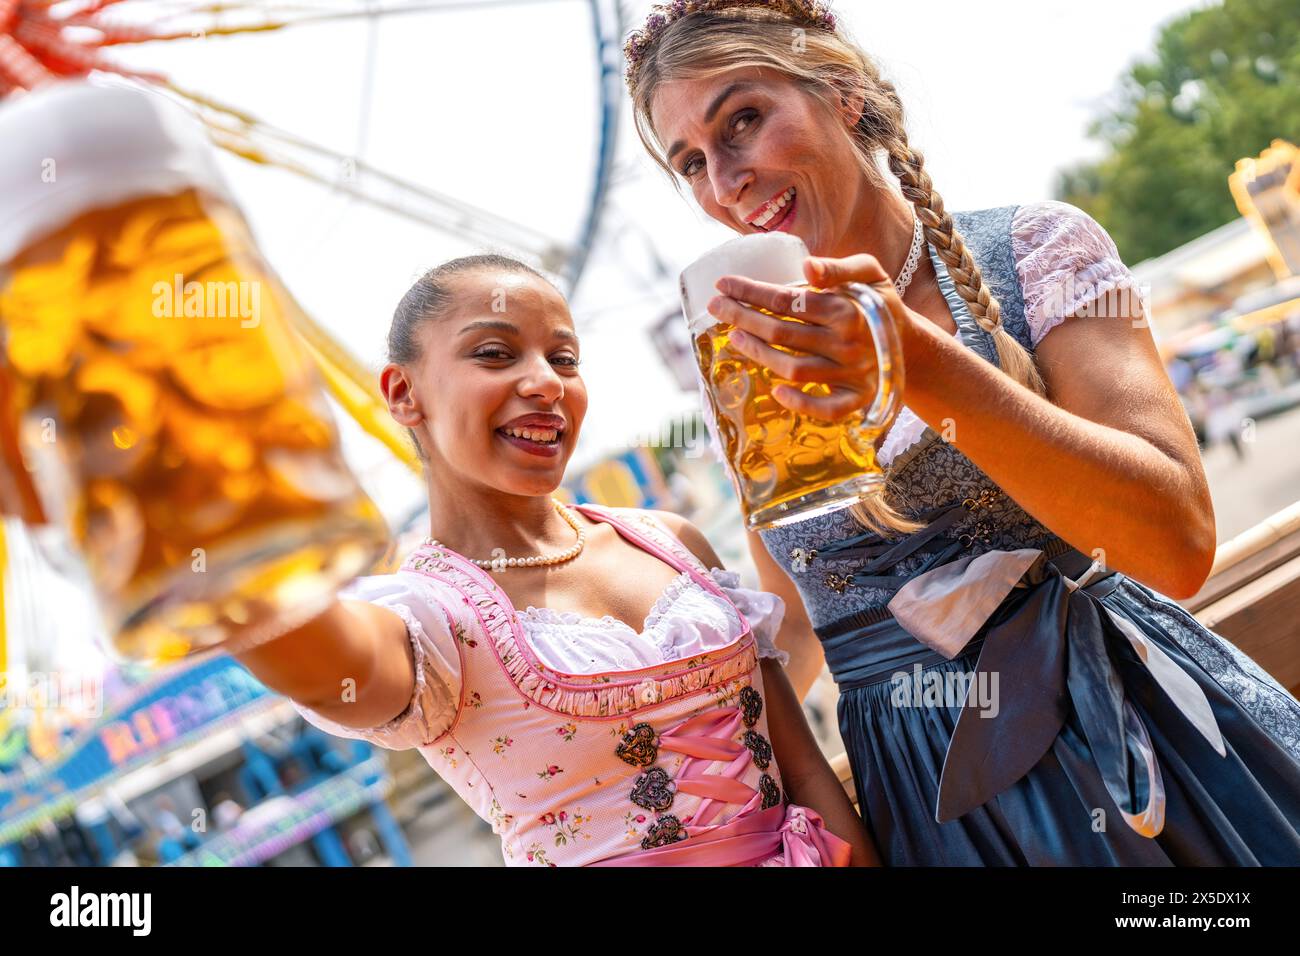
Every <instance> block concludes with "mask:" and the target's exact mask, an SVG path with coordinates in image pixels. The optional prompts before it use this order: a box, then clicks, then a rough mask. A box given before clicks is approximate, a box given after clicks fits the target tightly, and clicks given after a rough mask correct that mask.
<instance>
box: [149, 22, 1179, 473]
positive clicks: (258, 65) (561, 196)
mask: <svg viewBox="0 0 1300 956" xmlns="http://www.w3.org/2000/svg"><path fill="white" fill-rule="evenodd" d="M376 5H377V6H382V0H377V3H376ZM1195 5H1196V4H1192V3H1188V2H1187V0H1141V2H1134V0H1094V2H1093V3H1090V4H1088V5H1083V4H1078V3H1073V2H1071V3H1064V2H1041V3H1025V2H1023V0H986V2H983V3H978V4H975V3H970V2H956V0H942V2H928V3H926V2H912V3H906V4H902V3H897V4H886V3H880V2H877V0H839V2H837V3H834V4H833V9H834V10H835V11H836V12H837V13H838V14H839V16H840V18H841V20H842V21H843V22H845V23H847V24H848V26H849V27H850V29H851V30H852V32H853V33H854V35H855V36H856V37H857V39H858V40H859V41H860V42H861V43H862V44H863V45H864V46H865V47H866V48H867V50H868V52H869V53H870V54H872V55H873V56H875V57H876V58H877V59H878V60H879V61H880V63H881V64H882V66H883V68H884V72H885V74H886V75H887V76H888V77H890V78H891V79H892V80H893V81H894V82H895V83H896V84H897V85H898V86H899V89H900V91H901V93H902V96H903V101H904V106H905V109H906V114H907V122H908V130H909V134H910V137H911V141H912V143H913V144H914V145H915V146H916V147H917V148H919V149H921V150H922V151H923V152H924V154H925V156H926V158H927V162H928V168H929V170H930V172H931V175H932V177H933V179H934V182H935V184H936V186H937V187H938V189H939V190H940V192H941V193H942V195H943V196H944V199H945V201H946V203H947V205H948V208H949V209H970V208H979V207H983V206H990V205H1000V204H1004V203H1020V202H1032V201H1036V200H1040V199H1045V198H1050V191H1051V186H1052V181H1053V176H1054V173H1055V172H1056V171H1057V170H1058V169H1059V168H1061V167H1062V166H1065V165H1068V164H1070V163H1072V162H1075V161H1077V160H1079V159H1081V158H1084V157H1087V156H1090V155H1093V154H1094V153H1095V147H1094V146H1093V145H1092V144H1090V143H1089V142H1088V141H1087V140H1086V138H1085V129H1086V125H1087V123H1088V120H1089V119H1090V118H1091V117H1092V116H1093V115H1095V113H1096V112H1097V110H1098V109H1099V108H1100V106H1101V105H1102V104H1103V102H1104V100H1105V97H1106V96H1107V94H1108V93H1110V92H1111V91H1112V90H1113V89H1114V87H1115V84H1116V80H1117V79H1118V77H1119V76H1120V75H1121V73H1122V72H1123V70H1124V69H1125V67H1126V66H1127V65H1128V64H1130V63H1131V62H1132V61H1133V59H1134V58H1136V57H1139V56H1144V55H1148V53H1149V51H1150V49H1151V47H1152V43H1153V39H1154V37H1155V34H1156V30H1157V28H1158V26H1159V25H1160V24H1161V23H1163V22H1165V21H1166V20H1168V19H1169V18H1170V17H1172V16H1174V15H1176V14H1178V13H1180V12H1182V11H1185V10H1187V9H1190V8H1192V7H1193V6H1195ZM648 6H649V4H647V3H643V2H636V3H632V4H630V7H629V8H630V9H631V10H632V11H633V12H635V14H636V21H639V20H640V18H641V16H642V15H643V13H644V11H645V10H646V9H648ZM632 25H634V23H633V21H632V20H631V19H630V20H629V24H628V26H629V27H630V26H632ZM132 55H133V56H134V57H136V58H138V59H137V61H141V60H142V61H144V62H148V63H149V64H151V65H157V66H159V67H161V68H162V69H164V70H165V71H167V72H168V73H169V74H171V75H172V76H173V77H174V78H175V79H176V80H177V81H178V82H179V83H180V84H181V85H183V86H186V87H189V88H193V89H198V90H202V91H204V92H207V93H210V94H212V95H214V96H216V97H218V98H220V99H222V100H224V101H226V102H229V103H232V104H235V105H238V106H240V107H243V108H245V109H248V110H249V111H251V112H253V113H255V114H257V115H258V116H260V117H262V118H263V119H265V120H267V121H269V122H272V123H274V124H276V125H278V126H281V127H284V128H286V129H289V130H292V131H293V132H295V133H298V134H301V135H303V136H306V137H309V138H312V139H315V140H317V141H320V142H324V143H327V144H329V145H331V146H333V147H336V148H337V149H339V150H341V151H344V152H348V153H358V154H359V155H361V156H362V157H363V158H364V159H365V160H367V161H368V162H370V163H373V164H375V165H377V166H379V167H382V168H384V169H387V170H389V171H392V172H394V173H397V174H400V175H402V176H404V177H408V178H410V179H412V180H414V181H416V182H418V183H420V184H423V185H425V186H428V187H430V188H432V189H436V190H439V191H441V192H444V193H451V194H454V195H456V196H458V197H462V198H464V199H466V200H469V201H471V202H473V203H475V204H477V205H479V206H483V207H486V208H489V209H491V210H492V211H494V212H497V213H500V214H504V215H506V216H509V217H511V218H513V219H517V220H520V221H524V222H527V223H530V224H532V225H534V226H537V227H539V228H542V229H545V230H546V231H547V232H549V233H551V234H554V235H556V236H559V237H562V238H565V237H571V236H573V235H576V232H577V229H578V224H579V221H580V217H581V216H582V215H583V212H584V210H585V205H586V201H587V194H588V192H589V190H590V186H591V180H592V175H593V171H594V165H595V148H596V87H595V82H594V81H595V69H596V67H595V62H594V53H593V44H592V39H591V33H590V20H589V14H588V8H587V4H586V3H585V2H584V0H556V2H555V3H551V4H542V5H531V6H519V7H506V8H502V7H500V6H492V7H487V8H484V9H483V10H481V11H474V10H468V11H464V12H457V13H442V14H427V13H426V14H412V15H404V16H400V17H391V18H385V19H384V20H383V21H382V22H380V23H378V24H376V25H371V24H367V23H365V22H356V21H352V22H348V23H345V24H330V25H324V26H301V27H296V28H294V29H292V30H286V31H282V32H280V33H276V34H270V35H258V36H252V37H239V38H233V39H225V38H212V39H208V40H204V41H196V42H184V43H168V44H162V45H155V46H154V47H152V48H150V49H146V50H140V51H136V52H135V53H134V54H132ZM368 63H369V66H368V65H367V64H368ZM618 155H619V175H618V181H617V185H616V186H615V188H614V189H613V190H612V192H611V195H610V200H609V213H608V216H607V222H608V223H609V225H610V226H611V227H618V230H619V235H617V236H614V235H606V236H605V237H604V242H603V243H602V244H601V245H600V246H599V247H598V249H597V250H596V253H595V255H594V256H593V259H592V262H591V267H590V268H589V270H588V273H587V275H586V277H585V278H584V280H583V283H582V287H581V289H580V290H579V294H578V296H577V301H576V302H575V303H573V305H574V311H575V315H576V316H577V318H578V322H579V329H580V331H581V332H582V334H583V340H584V341H583V346H584V356H583V371H584V375H585V377H586V379H587V382H588V385H589V389H590V391H591V398H592V402H591V411H590V413H589V417H588V422H587V426H586V428H585V430H584V436H583V442H582V447H581V451H580V458H581V459H582V460H588V459H590V457H591V456H592V455H594V454H596V453H597V452H599V451H601V450H603V449H605V448H609V447H613V446H616V445H617V444H619V443H620V442H625V441H626V440H627V439H628V438H629V437H630V436H632V435H634V434H637V433H642V432H645V431H647V430H649V429H652V428H655V427H656V426H657V424H658V423H659V421H660V420H661V419H662V418H664V417H666V416H667V415H669V414H671V413H673V412H674V411H675V410H677V409H681V408H683V407H684V406H685V404H687V403H689V402H690V401H691V400H692V399H691V398H690V397H689V396H685V395H683V394H681V393H679V392H678V391H677V390H676V388H675V387H674V386H673V385H672V384H671V383H670V381H669V379H668V377H667V375H666V373H665V372H664V370H663V369H662V368H661V367H660V364H659V361H658V358H657V355H656V354H655V353H654V351H653V349H652V348H651V346H650V344H649V340H648V339H647V338H646V337H645V334H644V328H645V326H646V324H647V323H648V322H650V321H652V320H654V319H656V318H657V317H659V316H660V315H662V314H664V312H665V311H666V310H668V309H670V308H672V307H673V305H674V302H675V300H674V289H673V284H672V283H671V282H664V283H660V284H659V285H658V286H657V287H650V286H648V285H647V284H646V282H645V278H646V276H648V275H649V274H650V273H649V270H648V268H647V265H646V263H647V260H648V258H649V257H648V256H647V255H646V253H645V246H644V245H643V243H646V242H649V243H652V244H653V246H654V248H655V249H656V250H657V253H658V255H659V256H660V257H661V258H662V260H663V261H664V262H665V264H666V265H667V267H668V269H669V273H670V275H675V273H676V271H677V270H679V269H680V268H681V267H682V266H683V265H685V264H686V263H687V262H689V261H690V260H691V259H692V258H693V257H694V256H696V255H698V254H699V253H700V252H701V251H703V250H704V249H707V248H708V247H709V246H711V245H714V244H716V243H718V242H721V241H723V240H725V239H727V238H729V237H730V235H731V234H730V233H728V232H726V231H725V230H724V229H723V227H721V226H719V225H717V224H716V223H712V222H710V221H706V220H705V219H704V218H703V217H702V216H701V215H700V214H699V213H697V212H696V211H694V209H693V208H692V207H690V206H689V205H688V204H687V202H686V201H685V200H683V199H681V198H679V197H678V196H677V194H676V193H675V192H674V191H673V190H672V189H671V187H670V186H669V185H668V184H667V183H666V182H665V181H664V180H663V179H662V177H661V176H660V175H659V173H658V171H657V170H655V169H654V168H653V167H651V166H650V165H649V161H648V160H647V159H646V158H645V157H644V156H643V155H642V154H641V147H640V144H639V142H638V141H637V139H636V137H635V134H634V133H633V132H632V129H631V122H630V117H629V114H628V111H627V110H624V112H623V115H622V136H621V140H620V143H619V153H618ZM223 166H224V168H225V169H226V171H227V173H228V174H229V176H230V178H231V181H232V183H233V185H234V187H235V190H236V192H237V194H238V196H239V198H240V201H241V203H242V204H243V206H244V207H245V210H246V212H247V214H248V216H249V218H250V219H251V220H252V222H253V224H254V226H255V228H256V230H257V232H258V235H259V237H260V241H261V243H262V246H263V248H264V250H265V251H266V252H267V254H268V256H269V257H270V259H271V261H272V262H273V264H274V265H275V266H276V268H277V269H278V270H279V271H280V272H281V273H282V275H283V276H284V278H285V280H286V281H287V283H288V285H289V287H290V288H291V289H292V290H293V291H294V292H295V294H296V295H297V296H298V298H299V299H300V301H301V302H302V303H303V304H304V305H305V306H306V307H307V308H308V310H309V311H310V312H312V314H314V315H315V316H316V317H317V318H318V319H319V320H320V321H322V322H323V323H324V324H325V325H326V326H328V327H329V328H330V329H332V330H333V331H334V332H335V333H336V334H337V335H338V336H339V337H340V338H341V339H342V340H343V341H344V342H345V343H346V344H347V345H348V346H349V347H351V348H352V349H353V350H354V351H355V352H356V353H357V354H358V355H359V356H361V357H362V358H363V359H364V360H365V361H367V362H370V363H371V364H373V365H376V366H377V364H378V363H379V362H380V361H381V360H382V356H383V343H384V336H385V333H386V330H387V327H388V322H389V319H390V317H391V315H392V310H393V307H394V305H395V304H396V303H397V301H398V300H399V299H400V298H401V296H402V294H403V293H404V292H405V290H406V288H407V287H408V286H409V285H410V283H411V281H412V280H413V279H414V277H415V276H416V275H418V274H419V272H420V271H422V270H423V269H425V268H428V267H429V266H432V265H434V264H436V263H437V262H439V261H442V260H443V259H445V258H449V257H451V256H454V255H460V254H466V253H469V252H473V251H477V250H476V249H475V247H474V246H473V245H472V244H471V243H467V242H465V241H464V240H463V239H460V238H457V237H453V236H447V235H442V234H439V233H436V232H433V231H432V230H430V229H428V228H424V227H420V226H416V225H414V224H412V223H410V222H407V221H404V220H402V219H400V218H398V217H395V216H393V215H391V214H388V213H382V212H376V211H373V210H370V209H368V208H365V207H363V206H362V205H360V204H358V203H355V202H352V201H349V200H347V199H346V198H344V197H342V196H340V195H337V194H333V193H331V192H330V191H329V190H326V189H323V188H321V187H319V186H316V185H312V184H306V183H303V182H300V181H298V180H297V179H296V178H295V177H292V176H290V175H287V174H284V173H280V172H275V171H268V170H264V169H260V168H256V167H252V166H250V165H249V164H247V163H245V162H242V161H240V160H237V159H233V158H229V157H226V158H224V159H223Z"/></svg>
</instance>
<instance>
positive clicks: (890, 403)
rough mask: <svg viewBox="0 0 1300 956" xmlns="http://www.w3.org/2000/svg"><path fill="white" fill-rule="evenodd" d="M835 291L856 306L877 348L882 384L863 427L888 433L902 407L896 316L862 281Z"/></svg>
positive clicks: (901, 361) (899, 342) (900, 367)
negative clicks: (894, 316)
mask: <svg viewBox="0 0 1300 956" xmlns="http://www.w3.org/2000/svg"><path fill="white" fill-rule="evenodd" d="M828 291H833V292H836V293H837V294H839V295H843V296H844V297H845V298H847V299H849V300H850V301H852V302H854V303H856V304H857V306H858V308H860V309H861V310H862V316H863V318H864V319H866V322H867V329H868V330H869V331H870V332H871V341H872V343H873V344H874V345H875V347H876V369H877V372H878V374H879V377H880V383H879V385H878V386H877V388H876V399H875V401H873V402H872V403H871V407H870V408H869V409H867V410H866V420H865V421H864V422H863V426H864V427H867V428H874V429H878V430H879V431H882V432H883V431H885V430H886V429H888V428H889V426H890V425H892V424H893V423H894V419H895V418H896V417H897V416H898V412H899V410H900V409H901V408H902V406H903V342H902V339H901V338H900V337H899V335H898V328H897V327H896V326H895V325H894V320H893V316H891V315H890V314H889V309H888V308H887V307H886V306H885V300H884V299H883V298H881V296H880V293H878V292H877V291H876V290H875V289H873V288H871V286H869V285H866V284H865V283H862V282H846V283H844V285H843V286H842V287H840V288H838V289H832V290H828Z"/></svg>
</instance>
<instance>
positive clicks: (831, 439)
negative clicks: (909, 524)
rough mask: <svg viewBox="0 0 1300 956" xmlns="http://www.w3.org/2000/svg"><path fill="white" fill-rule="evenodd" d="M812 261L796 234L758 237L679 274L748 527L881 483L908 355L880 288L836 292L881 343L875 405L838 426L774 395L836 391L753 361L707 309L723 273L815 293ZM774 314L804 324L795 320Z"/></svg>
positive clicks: (729, 245)
mask: <svg viewBox="0 0 1300 956" xmlns="http://www.w3.org/2000/svg"><path fill="white" fill-rule="evenodd" d="M807 257H808V248H807V246H805V245H804V243H803V240H802V239H800V238H799V237H798V236H792V235H790V234H789V233H784V232H778V233H768V234H764V235H759V234H755V235H748V236H741V237H740V238H738V239H732V240H731V241H729V242H726V243H723V244H722V245H721V246H718V247H717V248H715V249H713V250H712V251H711V252H708V253H706V254H705V255H704V256H702V257H701V258H699V259H697V260H696V261H695V262H693V263H691V265H689V266H687V267H686V269H685V270H683V272H682V274H681V294H682V310H683V312H684V313H685V316H686V321H687V324H688V326H689V328H690V333H691V339H692V341H693V343H694V347H695V357H696V360H697V362H698V364H699V369H700V374H701V376H702V377H703V380H704V385H705V389H704V390H705V393H706V395H707V398H708V402H709V405H710V408H711V409H712V411H713V414H714V417H715V418H716V420H717V423H718V432H719V434H720V436H721V438H722V443H723V447H724V450H725V453H726V456H727V460H728V461H729V462H730V463H731V470H732V474H733V475H734V477H735V481H736V493H737V496H738V497H739V499H740V507H741V511H742V512H743V513H744V515H745V523H746V526H747V527H748V528H749V529H750V530H758V529H760V528H771V527H776V526H778V525H784V524H790V523H793V522H795V521H802V520H804V519H806V518H811V517H814V516H815V515H820V514H825V513H827V512H830V511H835V510H838V509H840V508H845V507H848V506H850V505H853V504H855V503H857V502H858V501H859V500H860V499H861V498H863V497H865V496H866V495H869V494H872V493H875V492H877V491H878V490H879V489H880V488H881V487H882V486H883V484H884V475H883V474H882V471H881V469H880V467H879V466H878V465H877V464H876V453H875V441H876V439H877V438H878V437H879V436H880V435H881V434H883V433H884V432H885V431H886V430H887V429H888V428H889V426H890V425H891V424H892V423H893V420H894V417H895V416H896V415H897V413H898V409H899V406H900V400H901V396H902V392H903V362H902V354H903V353H902V346H901V344H900V342H899V339H898V333H897V330H896V329H895V328H894V325H893V321H892V319H891V317H890V316H889V313H888V310H887V309H886V307H885V304H884V300H883V299H881V298H880V296H879V295H878V294H877V293H876V292H875V291H874V290H873V289H871V288H869V287H868V286H865V285H862V284H860V283H851V284H849V285H848V286H846V287H845V288H846V289H847V291H841V290H832V291H837V292H838V294H841V295H845V296H847V297H849V298H851V299H852V300H853V301H855V302H857V304H858V305H859V306H860V307H861V309H862V311H863V313H864V315H865V316H866V321H867V325H868V328H869V329H870V331H871V336H872V339H873V340H874V342H875V346H876V363H877V369H878V373H879V386H878V391H877V394H876V398H875V400H874V401H873V402H872V404H871V406H870V408H868V409H865V410H863V411H859V412H855V413H854V414H853V415H850V416H849V417H848V418H845V419H842V420H840V421H837V422H828V421H822V420H820V419H816V418H812V417H809V416H807V415H802V414H798V413H796V412H793V411H791V410H790V409H788V408H786V407H785V406H783V405H781V404H779V403H778V402H777V401H776V399H775V398H774V397H773V396H772V386H773V385H774V384H784V385H791V386H793V387H795V388H799V389H800V390H801V391H803V392H804V393H805V394H808V395H816V396H821V395H829V394H830V392H831V390H830V388H829V387H828V386H826V385H823V384H818V383H806V384H803V385H799V384H796V383H793V382H787V381H785V380H783V379H781V378H779V377H777V376H776V375H775V374H773V372H772V371H771V369H768V368H763V367H760V366H757V365H755V364H754V363H753V362H751V361H750V360H749V359H748V358H746V357H745V356H744V355H742V354H740V353H739V352H737V351H735V350H734V349H733V348H731V346H730V345H729V340H730V336H731V332H732V329H733V326H731V325H730V324H727V323H722V322H719V321H718V320H717V319H715V318H714V317H713V316H712V315H710V314H709V312H708V311H707V306H708V303H709V300H710V299H712V298H713V297H714V296H715V295H717V294H718V292H717V289H716V288H715V287H714V285H715V283H716V282H717V281H718V280H719V279H720V278H722V277H723V276H724V275H742V276H746V277H748V278H750V279H755V280H758V281H760V282H770V283H775V284H778V285H787V286H800V287H805V288H809V289H811V288H812V287H811V286H810V285H809V283H808V282H807V280H805V279H804V277H803V262H804V259H806V258H807ZM814 291H822V290H814ZM760 311H762V312H764V313H766V314H768V315H771V314H772V313H770V312H767V310H766V309H761V310H760ZM777 318H779V319H782V320H784V321H787V322H799V321H800V319H799V318H797V317H795V316H777ZM777 348H780V347H779V346H777ZM783 351H791V350H789V349H784V350H783Z"/></svg>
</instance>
